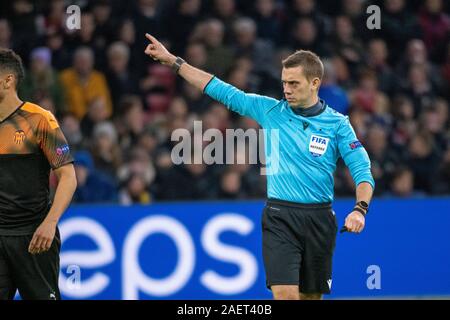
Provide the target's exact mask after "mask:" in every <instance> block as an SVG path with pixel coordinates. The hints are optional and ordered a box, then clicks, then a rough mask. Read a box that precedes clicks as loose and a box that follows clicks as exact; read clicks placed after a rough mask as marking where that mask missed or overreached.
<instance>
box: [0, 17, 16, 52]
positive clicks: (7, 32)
mask: <svg viewBox="0 0 450 320" xmlns="http://www.w3.org/2000/svg"><path fill="white" fill-rule="evenodd" d="M0 48H4V49H12V48H13V43H12V31H11V26H10V24H9V21H8V20H7V19H5V18H0Z"/></svg>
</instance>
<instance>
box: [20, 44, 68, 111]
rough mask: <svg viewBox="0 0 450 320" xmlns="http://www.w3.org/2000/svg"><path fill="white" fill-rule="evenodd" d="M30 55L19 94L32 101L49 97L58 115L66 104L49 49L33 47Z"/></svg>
mask: <svg viewBox="0 0 450 320" xmlns="http://www.w3.org/2000/svg"><path fill="white" fill-rule="evenodd" d="M30 56H31V57H30V70H29V72H28V73H27V75H26V77H25V79H24V81H23V83H22V84H21V86H20V88H19V94H20V95H21V97H22V98H23V99H25V100H27V101H32V102H37V101H40V100H41V99H43V98H45V97H47V96H48V97H50V99H51V100H52V101H53V103H54V106H55V111H56V113H55V114H56V115H57V116H60V115H61V114H62V113H64V111H65V108H66V106H65V102H64V96H63V91H62V86H61V83H60V81H59V77H58V74H57V73H56V72H55V71H54V70H53V68H52V63H51V58H52V57H51V51H50V49H48V48H46V47H38V48H35V49H33V51H32V52H31V54H30Z"/></svg>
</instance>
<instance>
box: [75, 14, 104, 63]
mask: <svg viewBox="0 0 450 320" xmlns="http://www.w3.org/2000/svg"><path fill="white" fill-rule="evenodd" d="M80 25H81V26H83V27H82V28H80V29H78V30H76V32H75V33H74V35H73V36H72V37H69V38H68V39H67V40H66V45H67V46H68V47H69V48H70V51H71V52H75V51H76V50H77V49H78V48H80V47H89V48H90V50H92V52H93V55H94V59H93V61H94V62H95V67H96V69H97V70H102V71H103V70H105V46H106V43H105V42H104V41H103V39H97V38H96V35H95V28H96V24H95V18H94V15H93V14H92V12H90V11H86V10H85V11H82V13H81V18H80Z"/></svg>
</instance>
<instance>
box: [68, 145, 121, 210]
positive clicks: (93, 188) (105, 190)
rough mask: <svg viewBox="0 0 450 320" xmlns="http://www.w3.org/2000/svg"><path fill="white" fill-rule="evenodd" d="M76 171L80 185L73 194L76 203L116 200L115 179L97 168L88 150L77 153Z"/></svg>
mask: <svg viewBox="0 0 450 320" xmlns="http://www.w3.org/2000/svg"><path fill="white" fill-rule="evenodd" d="M75 173H76V176H77V182H78V186H77V189H76V191H75V194H74V196H73V202H75V203H99V202H116V201H117V191H116V186H115V183H114V181H111V179H110V178H109V177H108V176H106V175H103V174H101V173H99V172H97V171H96V170H95V167H94V163H93V160H92V157H91V155H90V154H89V152H87V151H79V152H77V153H76V154H75Z"/></svg>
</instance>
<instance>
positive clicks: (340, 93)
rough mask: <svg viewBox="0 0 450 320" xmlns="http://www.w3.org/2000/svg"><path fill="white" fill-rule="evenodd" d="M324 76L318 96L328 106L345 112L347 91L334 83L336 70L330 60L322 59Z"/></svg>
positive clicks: (346, 110)
mask: <svg viewBox="0 0 450 320" xmlns="http://www.w3.org/2000/svg"><path fill="white" fill-rule="evenodd" d="M322 62H323V67H324V76H323V79H322V85H321V86H320V89H319V97H320V98H321V99H323V100H325V102H326V103H327V104H329V105H330V106H333V108H334V109H335V110H336V111H338V112H340V113H342V114H347V112H348V107H349V100H348V97H347V93H346V92H345V91H344V89H343V88H341V87H340V86H339V85H338V84H337V83H336V72H335V70H334V65H333V63H332V62H331V60H327V59H323V61H322Z"/></svg>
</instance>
